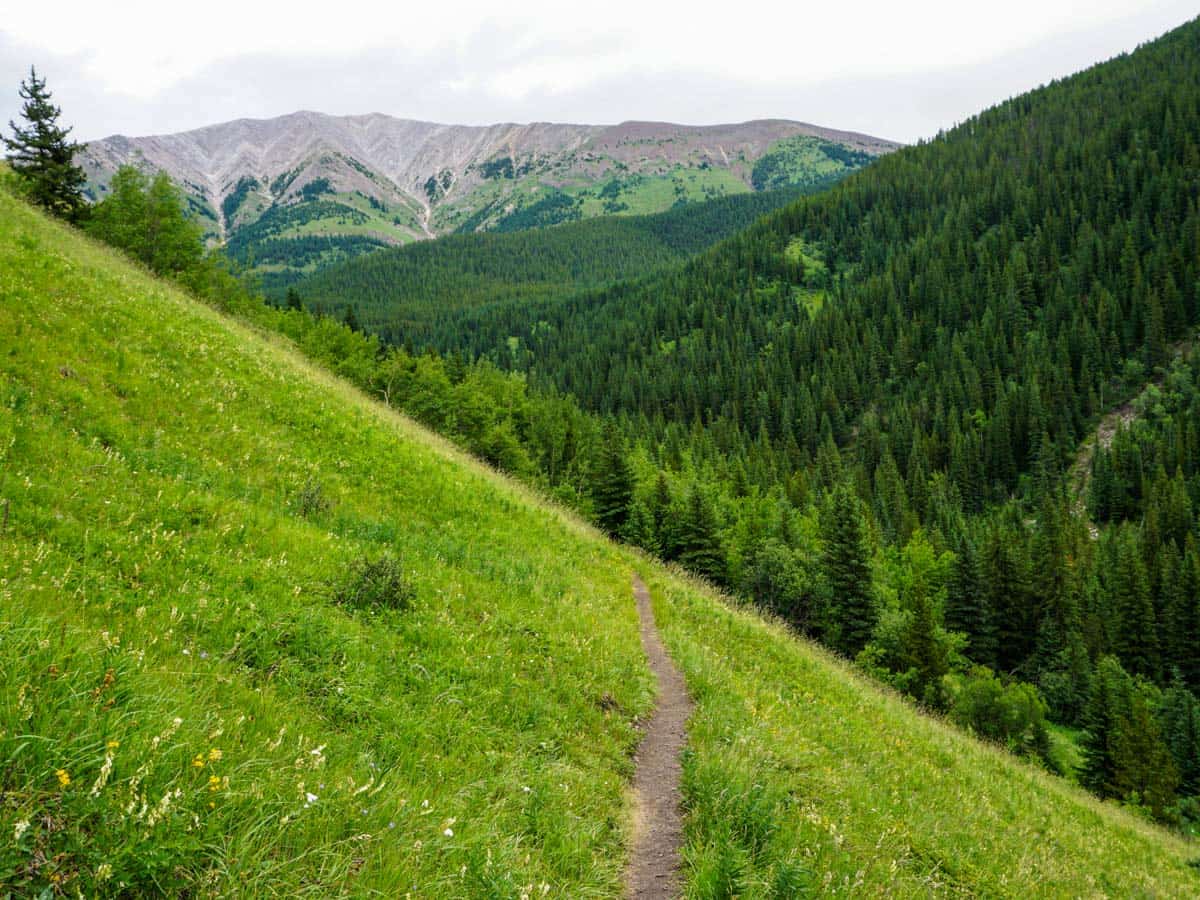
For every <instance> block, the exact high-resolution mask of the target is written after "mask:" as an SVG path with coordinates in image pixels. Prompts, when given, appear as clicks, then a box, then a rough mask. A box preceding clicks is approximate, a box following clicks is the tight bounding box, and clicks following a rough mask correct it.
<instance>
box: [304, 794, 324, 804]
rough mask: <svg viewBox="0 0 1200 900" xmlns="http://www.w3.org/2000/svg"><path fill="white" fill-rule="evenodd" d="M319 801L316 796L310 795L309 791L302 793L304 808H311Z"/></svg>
mask: <svg viewBox="0 0 1200 900" xmlns="http://www.w3.org/2000/svg"><path fill="white" fill-rule="evenodd" d="M319 799H320V798H319V797H317V795H316V794H314V793H312V792H311V791H305V793H304V805H305V806H312V805H313V804H314V803H316V802H317V800H319Z"/></svg>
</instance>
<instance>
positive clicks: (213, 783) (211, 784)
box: [208, 775, 221, 793]
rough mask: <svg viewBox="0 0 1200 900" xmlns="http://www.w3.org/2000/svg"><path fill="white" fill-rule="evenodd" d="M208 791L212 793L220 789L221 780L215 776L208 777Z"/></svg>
mask: <svg viewBox="0 0 1200 900" xmlns="http://www.w3.org/2000/svg"><path fill="white" fill-rule="evenodd" d="M208 789H209V790H210V791H213V792H214V793H215V792H216V791H219V790H220V789H221V779H220V777H219V776H217V775H209V776H208Z"/></svg>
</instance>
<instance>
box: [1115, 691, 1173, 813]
mask: <svg viewBox="0 0 1200 900" xmlns="http://www.w3.org/2000/svg"><path fill="white" fill-rule="evenodd" d="M1112 754H1113V765H1114V782H1115V787H1116V790H1115V792H1114V796H1116V797H1119V798H1121V799H1122V800H1134V799H1136V800H1137V802H1138V803H1139V804H1140V805H1141V806H1144V807H1146V808H1147V809H1149V810H1150V814H1151V815H1152V816H1154V818H1155V819H1157V820H1159V821H1160V822H1166V821H1171V820H1172V819H1173V818H1174V810H1173V808H1172V807H1174V805H1175V790H1176V788H1178V786H1179V772H1178V770H1177V769H1176V767H1175V760H1174V759H1173V758H1172V756H1171V752H1170V750H1169V749H1168V747H1167V744H1166V743H1165V742H1164V740H1163V736H1162V730H1161V729H1160V728H1159V724H1158V720H1157V719H1156V718H1155V717H1154V713H1153V712H1152V711H1151V709H1150V704H1149V703H1148V702H1147V701H1146V698H1145V697H1144V696H1142V694H1141V692H1140V691H1137V690H1135V691H1134V692H1133V695H1132V698H1131V702H1130V706H1129V711H1128V713H1127V714H1126V715H1124V716H1122V717H1120V719H1119V721H1118V723H1117V728H1116V733H1115V735H1114V739H1113V742H1112Z"/></svg>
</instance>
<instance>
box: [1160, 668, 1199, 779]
mask: <svg viewBox="0 0 1200 900" xmlns="http://www.w3.org/2000/svg"><path fill="white" fill-rule="evenodd" d="M1159 719H1160V720H1161V722H1162V731H1163V739H1164V741H1165V742H1166V745H1167V747H1168V749H1170V751H1171V756H1172V757H1173V758H1174V759H1175V766H1176V768H1177V769H1178V771H1179V786H1180V791H1181V793H1183V794H1185V795H1189V796H1195V795H1197V794H1200V701H1197V700H1196V695H1195V694H1193V693H1192V692H1191V691H1189V690H1188V689H1187V688H1186V687H1185V686H1184V685H1183V682H1182V681H1180V680H1179V679H1176V680H1175V683H1174V684H1173V685H1172V686H1171V687H1170V688H1168V689H1167V690H1166V691H1164V692H1163V699H1162V705H1161V707H1160V709H1159Z"/></svg>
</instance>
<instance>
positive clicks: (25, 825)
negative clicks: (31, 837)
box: [13, 819, 29, 841]
mask: <svg viewBox="0 0 1200 900" xmlns="http://www.w3.org/2000/svg"><path fill="white" fill-rule="evenodd" d="M28 830H29V820H28V819H22V820H21V821H19V822H17V823H16V824H15V825H14V826H13V840H14V841H19V840H20V839H21V838H23V837H24V836H25V832H27V831H28Z"/></svg>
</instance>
